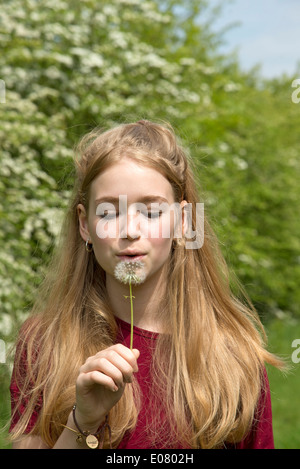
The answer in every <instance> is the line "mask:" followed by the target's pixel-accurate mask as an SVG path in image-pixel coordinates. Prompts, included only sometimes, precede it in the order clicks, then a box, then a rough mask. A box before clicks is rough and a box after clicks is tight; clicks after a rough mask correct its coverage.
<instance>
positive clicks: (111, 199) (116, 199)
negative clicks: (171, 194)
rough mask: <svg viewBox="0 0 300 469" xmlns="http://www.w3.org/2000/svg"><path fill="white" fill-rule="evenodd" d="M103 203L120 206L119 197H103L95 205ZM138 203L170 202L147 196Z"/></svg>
mask: <svg viewBox="0 0 300 469" xmlns="http://www.w3.org/2000/svg"><path fill="white" fill-rule="evenodd" d="M103 202H110V203H112V204H118V203H119V196H118V197H113V196H103V197H101V198H99V199H96V200H95V203H96V204H97V205H98V204H101V203H103ZM138 202H141V203H145V204H146V203H151V202H167V203H168V200H167V199H166V198H165V197H162V196H160V195H146V196H144V197H141V198H140V199H139V200H138Z"/></svg>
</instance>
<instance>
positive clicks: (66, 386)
mask: <svg viewBox="0 0 300 469" xmlns="http://www.w3.org/2000/svg"><path fill="white" fill-rule="evenodd" d="M79 150H80V151H79V155H80V156H79V158H78V159H77V161H76V169H77V174H76V176H77V177H76V183H75V188H74V194H73V197H72V200H71V204H70V207H69V210H68V213H67V216H66V220H65V224H64V229H63V235H62V239H61V246H60V249H59V250H58V252H57V254H56V256H55V258H54V260H53V262H52V266H51V269H50V274H49V276H48V277H47V279H46V281H45V282H44V285H43V288H42V291H41V295H40V298H38V300H37V302H36V305H35V307H34V311H33V314H32V315H31V317H30V318H29V319H28V320H27V321H26V323H25V324H24V325H23V327H22V329H21V332H20V335H19V340H18V343H17V350H16V357H15V366H14V371H13V376H12V382H11V398H12V420H11V427H10V432H11V436H12V439H13V447H14V448H54V449H55V448H74V449H75V448H89V447H95V448H102V447H103V448H110V447H112V448H135V449H137V448H152V449H153V448H154V449H155V448H156V449H162V448H168V449H172V448H179V449H181V448H189V449H190V448H273V434H272V416H271V403H270V391H269V386H268V380H267V376H266V373H265V368H264V365H265V363H266V362H267V363H270V364H272V365H275V366H280V361H279V360H278V359H277V358H276V357H274V356H273V355H271V354H270V353H269V352H267V351H266V349H265V347H264V343H263V340H262V338H261V333H262V335H263V329H262V326H261V323H260V321H259V319H258V316H257V314H256V313H255V311H254V309H253V307H252V306H251V303H250V302H249V301H248V302H245V301H242V300H241V299H238V298H237V297H235V296H234V295H233V294H232V291H231V289H230V287H229V276H228V272H227V270H226V265H225V262H224V260H223V258H222V255H221V254H220V251H219V250H218V245H217V241H216V239H215V237H214V235H213V233H212V230H211V228H210V226H209V224H208V222H207V219H206V217H205V219H204V221H203V220H202V222H203V223H202V225H201V223H198V222H199V220H197V219H196V218H197V210H196V208H197V206H196V204H197V203H198V202H199V199H198V194H197V190H196V184H195V180H194V176H193V173H192V170H191V163H190V161H189V157H188V156H187V155H186V153H185V151H184V150H183V148H182V147H181V146H180V145H179V143H178V141H177V139H176V137H175V135H174V133H173V131H172V129H171V128H170V127H169V126H165V125H159V124H155V123H151V122H149V121H139V122H137V123H133V124H124V125H120V126H117V127H115V128H113V129H111V130H109V131H106V132H103V133H101V132H97V131H95V132H92V133H91V134H89V135H88V136H86V137H85V138H84V139H83V140H82V142H81V144H80V146H79ZM175 205H176V206H177V208H179V209H182V211H181V212H180V210H179V211H177V215H176V216H175V212H174V213H172V211H171V210H170V207H173V206H175ZM187 206H189V207H191V208H192V210H191V213H192V216H191V217H189V218H188V217H186V216H185V208H186V207H187ZM137 207H138V208H139V210H133V209H132V208H137ZM178 213H179V216H178ZM188 222H190V223H191V224H192V226H190V227H188V226H187V225H188ZM166 226H167V227H168V228H169V231H168V230H166ZM178 227H179V228H178ZM199 227H200V228H199ZM190 228H192V230H190ZM197 229H198V230H199V229H201V230H202V231H203V233H197ZM190 231H192V232H193V233H196V237H197V235H199V239H200V238H201V236H200V235H202V238H203V240H204V241H203V243H202V244H201V246H197V245H192V248H189V249H187V239H186V234H187V233H188V232H190ZM166 232H168V233H169V235H168V236H166V235H165V233H166ZM178 232H179V235H178ZM176 233H177V234H176ZM121 262H123V264H121V266H125V268H126V266H127V265H128V263H132V267H133V270H134V268H135V267H134V265H136V264H138V265H140V266H142V271H143V272H142V275H143V277H144V278H143V281H142V282H137V283H138V284H137V285H132V295H131V297H130V295H129V287H128V284H126V283H123V282H122V278H121V280H120V278H118V277H117V276H116V274H115V269H116V267H117V266H118V265H120V263H121ZM138 275H140V274H139V273H137V276H138ZM130 286H131V284H130ZM132 306H133V309H132ZM132 312H133V331H132V330H131V324H130V323H131V318H132ZM259 330H260V331H261V333H259ZM132 333H133V347H131V346H130V343H131V340H132V337H131V335H132Z"/></svg>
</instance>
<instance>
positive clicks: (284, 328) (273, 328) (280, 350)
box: [265, 319, 300, 449]
mask: <svg viewBox="0 0 300 469" xmlns="http://www.w3.org/2000/svg"><path fill="white" fill-rule="evenodd" d="M265 327H266V332H267V334H268V338H269V347H270V349H271V351H272V352H274V353H276V354H277V355H280V356H281V357H283V358H286V360H287V363H288V364H289V365H291V369H290V371H288V372H287V373H286V374H283V373H282V372H280V371H279V370H277V369H274V368H272V367H267V369H268V376H269V381H270V387H271V396H272V410H273V429H274V440H275V447H276V449H300V406H299V391H300V363H293V362H292V353H293V352H296V349H295V348H293V347H292V342H293V341H294V340H295V339H300V322H299V321H298V322H297V321H295V320H289V319H286V320H279V319H276V320H273V321H272V322H271V323H269V324H268V325H266V326H265ZM295 354H296V355H298V358H300V350H299V353H297V352H296V353H295Z"/></svg>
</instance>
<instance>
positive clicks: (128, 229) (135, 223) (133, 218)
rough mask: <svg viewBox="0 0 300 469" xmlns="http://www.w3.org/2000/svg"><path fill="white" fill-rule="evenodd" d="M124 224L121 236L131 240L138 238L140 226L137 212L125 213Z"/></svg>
mask: <svg viewBox="0 0 300 469" xmlns="http://www.w3.org/2000/svg"><path fill="white" fill-rule="evenodd" d="M124 222H125V223H124V226H122V229H121V238H126V239H129V240H130V241H131V240H134V239H139V238H140V237H141V227H140V218H139V213H136V214H127V217H126V216H125V217H124Z"/></svg>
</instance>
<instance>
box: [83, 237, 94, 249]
mask: <svg viewBox="0 0 300 469" xmlns="http://www.w3.org/2000/svg"><path fill="white" fill-rule="evenodd" d="M89 240H90V238H88V239H87V240H86V243H85V249H86V250H87V252H92V251H93V245H92V244H91V243H89Z"/></svg>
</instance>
